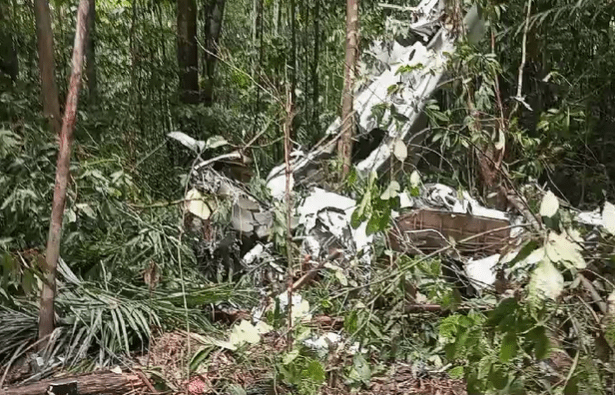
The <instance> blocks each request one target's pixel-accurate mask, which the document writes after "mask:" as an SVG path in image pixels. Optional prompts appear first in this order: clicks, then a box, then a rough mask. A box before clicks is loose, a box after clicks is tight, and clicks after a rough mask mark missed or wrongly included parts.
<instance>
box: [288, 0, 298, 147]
mask: <svg viewBox="0 0 615 395" xmlns="http://www.w3.org/2000/svg"><path fill="white" fill-rule="evenodd" d="M295 14H296V6H295V0H290V30H291V34H290V37H291V55H290V73H291V74H290V104H291V106H292V111H293V113H294V112H295V106H296V105H297V29H296V27H297V22H296V19H297V16H296V15H295ZM292 126H293V127H292V128H291V135H290V138H291V139H294V138H295V130H296V126H297V125H296V118H294V117H293V125H292Z"/></svg>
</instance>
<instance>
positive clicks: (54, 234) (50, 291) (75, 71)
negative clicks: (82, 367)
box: [38, 0, 90, 349]
mask: <svg viewBox="0 0 615 395" xmlns="http://www.w3.org/2000/svg"><path fill="white" fill-rule="evenodd" d="M89 9H90V5H89V1H88V0H80V2H79V9H78V10H77V28H76V29H75V45H74V48H73V59H72V72H71V76H70V85H69V88H68V96H67V97H66V109H65V111H64V119H63V121H62V129H61V132H60V139H59V140H60V141H59V145H60V146H59V150H58V161H57V167H56V181H55V189H54V192H53V204H52V207H51V223H50V224H49V236H48V238H47V252H46V257H45V258H46V259H45V267H44V268H43V279H44V280H43V290H42V293H41V306H40V313H39V327H38V328H39V329H38V337H39V340H40V341H41V343H40V346H39V347H40V349H43V348H45V346H46V344H47V340H48V336H49V335H50V334H51V333H52V332H53V328H54V324H55V323H54V315H55V314H54V300H55V294H56V268H57V265H58V258H59V257H60V239H61V236H62V218H63V216H64V206H65V203H66V190H67V188H68V178H69V176H70V153H71V144H72V139H73V129H74V127H75V121H76V118H77V101H78V98H79V88H80V87H81V69H82V68H83V51H84V47H85V41H86V36H87V17H88V12H89Z"/></svg>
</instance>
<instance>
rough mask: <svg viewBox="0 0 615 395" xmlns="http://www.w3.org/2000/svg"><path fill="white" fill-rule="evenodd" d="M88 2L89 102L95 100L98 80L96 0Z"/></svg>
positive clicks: (87, 61)
mask: <svg viewBox="0 0 615 395" xmlns="http://www.w3.org/2000/svg"><path fill="white" fill-rule="evenodd" d="M89 2H90V13H89V14H88V44H87V48H86V54H85V59H86V65H85V75H86V77H87V80H88V93H89V99H90V101H91V102H95V101H96V98H97V95H98V81H97V78H96V77H97V76H96V0H89Z"/></svg>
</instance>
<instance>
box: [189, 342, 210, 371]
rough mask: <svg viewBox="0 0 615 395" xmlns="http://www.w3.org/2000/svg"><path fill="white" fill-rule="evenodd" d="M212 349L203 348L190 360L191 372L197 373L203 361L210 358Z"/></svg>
mask: <svg viewBox="0 0 615 395" xmlns="http://www.w3.org/2000/svg"><path fill="white" fill-rule="evenodd" d="M212 349H213V348H212V347H201V348H200V349H199V350H198V351H197V352H195V353H194V355H193V356H192V359H191V360H190V371H192V372H194V371H196V370H197V369H198V368H199V366H201V363H203V361H204V360H205V359H206V358H207V357H208V356H209V354H210V353H211V351H212Z"/></svg>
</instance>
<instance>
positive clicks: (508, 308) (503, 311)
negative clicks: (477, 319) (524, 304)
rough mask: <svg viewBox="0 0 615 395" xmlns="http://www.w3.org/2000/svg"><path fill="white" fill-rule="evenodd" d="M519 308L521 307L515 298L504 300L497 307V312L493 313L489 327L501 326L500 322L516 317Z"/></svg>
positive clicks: (488, 321) (488, 323) (488, 322)
mask: <svg viewBox="0 0 615 395" xmlns="http://www.w3.org/2000/svg"><path fill="white" fill-rule="evenodd" d="M518 307H519V305H518V303H517V300H516V299H515V298H506V299H504V300H502V301H501V302H500V303H499V304H498V305H497V307H496V308H495V310H493V311H492V312H491V314H490V317H489V319H488V320H487V325H489V326H497V325H499V324H500V322H502V321H503V320H504V319H505V318H507V317H510V316H512V315H514V314H515V311H516V310H517V308H518Z"/></svg>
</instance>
